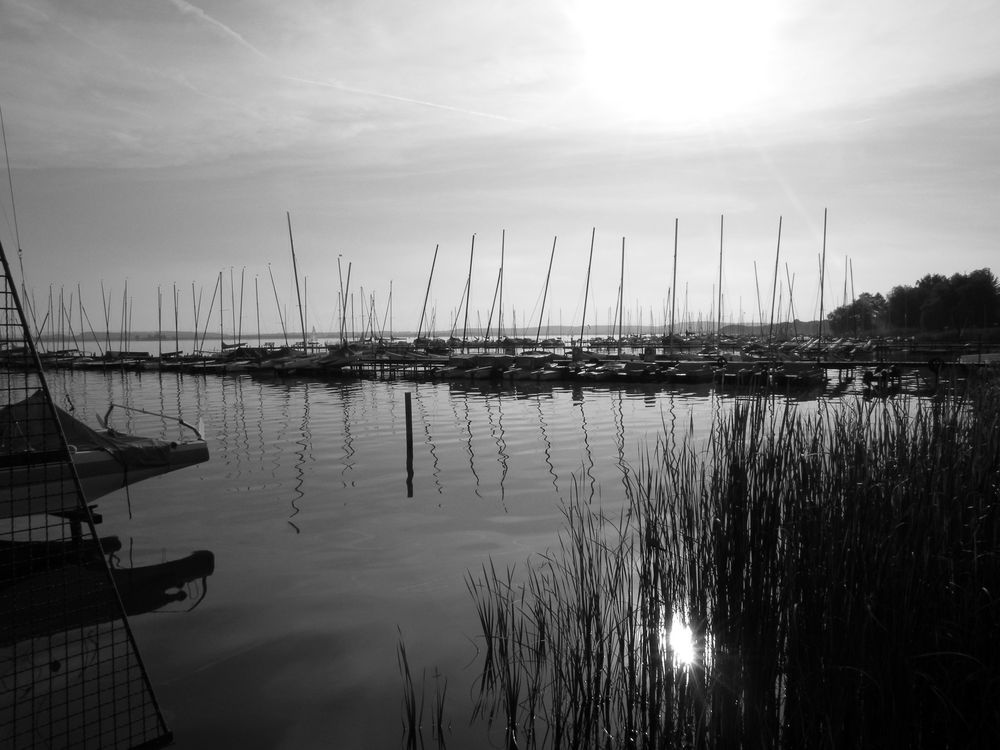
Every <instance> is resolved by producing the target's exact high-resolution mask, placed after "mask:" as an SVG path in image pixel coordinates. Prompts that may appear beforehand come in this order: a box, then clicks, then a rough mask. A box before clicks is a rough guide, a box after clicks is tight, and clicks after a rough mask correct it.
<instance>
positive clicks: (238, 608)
mask: <svg viewBox="0 0 1000 750" xmlns="http://www.w3.org/2000/svg"><path fill="white" fill-rule="evenodd" d="M49 379H50V387H51V389H52V392H53V398H54V400H55V401H56V402H59V403H65V402H66V401H72V403H73V404H74V405H75V407H76V413H77V414H80V415H88V414H97V413H100V412H102V411H103V410H104V409H105V408H106V404H107V403H108V402H109V401H111V402H114V403H120V404H123V405H127V406H130V407H134V409H135V410H130V411H125V412H123V413H122V415H121V416H122V418H123V420H124V421H122V422H120V423H119V427H120V429H123V430H125V431H128V432H132V433H136V434H154V433H156V432H158V431H163V430H167V431H168V432H169V431H171V430H176V429H177V427H176V426H175V425H172V423H170V422H169V421H167V422H164V420H163V419H162V418H159V417H154V416H152V415H151V414H150V413H149V412H157V413H165V414H175V415H176V416H177V417H179V418H181V419H183V420H184V421H185V422H190V423H198V422H202V423H203V424H204V436H205V439H206V440H207V442H208V443H209V445H210V449H211V454H212V457H211V460H210V461H208V462H205V463H202V464H199V465H196V466H192V467H189V468H187V469H183V470H181V471H176V472H171V473H169V474H166V475H164V476H162V477H159V478H156V479H154V480H150V481H148V482H145V483H143V484H141V485H138V486H136V487H135V488H130V489H127V490H119V491H118V492H115V493H111V494H109V495H107V496H105V497H104V498H101V500H100V502H99V503H98V511H99V513H100V515H101V517H102V519H103V522H102V524H101V525H100V529H101V532H102V533H105V534H113V535H114V536H116V537H117V538H118V539H119V540H120V548H119V549H117V551H115V552H114V554H113V555H112V558H111V559H112V564H113V566H114V567H115V568H120V569H121V571H122V573H121V574H120V575H123V576H125V575H127V571H128V570H129V569H131V568H135V569H138V568H142V567H143V566H148V565H155V564H158V563H162V562H164V561H166V560H172V559H184V558H187V557H189V556H190V555H192V554H193V553H194V552H196V551H199V550H205V551H210V552H211V555H212V557H213V560H214V564H213V565H212V567H211V569H209V570H208V572H207V573H205V574H204V575H203V576H201V577H196V578H194V579H193V580H186V579H185V580H183V581H182V583H181V584H180V585H179V586H178V587H176V588H173V589H171V590H170V591H168V592H167V593H169V594H172V597H166V598H164V599H163V600H162V602H161V606H160V607H157V608H155V609H151V610H149V609H147V610H146V611H144V613H141V612H140V611H136V614H135V616H133V617H131V618H130V621H131V625H132V627H133V628H134V631H135V634H136V638H137V641H138V643H139V644H140V646H141V649H142V654H143V657H144V659H145V662H146V665H147V668H148V669H149V671H150V674H151V678H152V681H153V683H154V685H155V687H156V692H157V695H158V698H159V700H160V702H161V703H162V705H163V707H164V711H165V715H166V718H167V721H168V723H169V725H170V727H171V729H172V731H173V733H174V736H175V742H176V746H177V747H178V748H189V749H190V748H199V749H200V748H210V747H218V746H219V745H220V744H233V743H235V744H238V745H240V746H242V747H246V748H275V747H296V748H306V747H328V746H330V744H336V745H343V746H357V747H362V746H370V747H392V746H396V745H397V744H399V743H401V741H402V740H401V738H402V736H403V727H402V722H401V720H399V721H397V720H396V719H395V718H394V717H395V716H396V708H395V707H397V706H399V702H400V696H401V690H402V688H401V685H402V681H401V676H400V672H399V665H398V663H397V648H398V644H399V643H400V641H403V642H405V646H406V650H407V654H408V658H409V660H410V662H411V664H413V665H415V666H414V669H419V670H425V671H423V672H422V675H423V677H422V679H424V680H425V684H426V686H427V688H426V689H428V690H430V691H432V692H433V690H434V684H435V680H437V681H438V685H439V687H440V681H442V680H444V679H445V675H446V676H447V680H448V687H447V693H446V695H447V712H448V715H449V716H450V717H451V718H452V724H451V725H450V727H449V735H448V744H449V745H454V746H473V745H476V744H479V743H480V742H482V737H483V734H482V733H483V731H484V728H483V727H482V726H479V725H474V726H468V725H467V723H466V722H467V717H469V716H470V712H471V710H472V709H471V706H472V701H471V691H472V690H473V683H474V681H475V679H476V675H475V670H474V669H473V668H472V666H471V665H472V664H473V662H474V661H475V660H476V657H477V654H478V653H479V649H480V648H481V645H482V644H481V643H479V641H478V640H477V639H478V636H477V621H476V617H475V611H474V607H473V602H472V601H471V599H470V597H469V593H468V591H467V590H466V579H467V577H468V576H469V575H471V574H472V573H474V572H475V571H478V570H481V569H482V567H483V566H496V567H497V568H500V569H502V568H503V567H505V566H507V565H523V564H524V562H525V561H526V560H527V559H528V557H529V556H532V555H535V554H540V553H543V552H545V551H546V550H548V549H552V548H555V547H557V546H558V544H559V535H560V533H561V531H562V528H563V525H564V518H563V515H562V514H563V510H562V508H563V506H564V505H565V504H566V503H567V502H568V501H569V500H570V499H571V498H572V497H578V498H580V499H582V500H583V501H585V502H586V503H587V504H589V505H592V506H593V507H600V508H602V509H603V510H604V511H605V512H606V513H607V514H609V515H610V516H614V515H616V514H618V513H619V512H621V510H622V508H623V507H624V503H625V494H626V490H625V487H626V480H627V479H628V478H629V477H630V476H634V472H635V467H636V466H637V465H638V464H639V463H640V462H641V461H642V459H643V456H644V455H647V454H648V452H649V451H650V450H652V449H654V448H655V446H656V445H657V444H658V443H659V442H662V441H668V442H669V441H673V440H680V439H690V440H692V441H694V443H695V444H699V443H703V442H704V441H706V440H707V438H708V436H709V434H710V430H711V425H712V423H713V420H714V419H716V418H718V417H719V416H720V415H724V414H726V413H728V412H729V411H730V410H731V409H732V408H733V407H734V406H735V405H736V404H737V403H740V401H741V400H742V399H744V398H746V397H747V395H746V393H740V392H734V391H729V390H727V389H722V388H716V387H715V386H714V385H713V384H711V383H703V384H691V385H689V386H682V385H666V384H651V383H623V384H613V385H609V384H607V383H602V382H592V383H588V382H585V381H584V382H574V383H560V382H556V383H546V382H527V381H499V382H491V381H475V380H454V381H425V382H411V381H408V380H404V379H391V380H372V379H345V378H333V379H325V380H317V379H315V378H307V377H286V378H259V377H251V376H248V375H246V374H238V375H236V374H234V375H230V376H226V377H209V376H205V375H198V374H189V373H168V372H133V371H124V372H94V371H87V370H71V369H67V370H56V371H53V372H52V373H51V374H50V376H49ZM858 388H860V386H858ZM859 394H860V390H859V391H858V392H857V393H851V394H847V395H830V394H824V393H822V392H819V393H817V392H815V391H804V392H799V393H794V394H774V395H772V396H770V397H769V398H770V399H772V403H773V405H774V408H776V409H781V408H784V406H785V405H791V407H792V408H793V409H795V410H796V411H801V412H803V413H815V412H817V411H822V410H830V409H838V408H839V404H840V403H841V400H842V399H845V398H846V399H853V398H856V397H858V395H859ZM407 395H410V396H411V399H412V422H413V424H412V428H413V459H412V472H413V474H412V477H407V471H406V469H407V465H406V460H405V456H404V441H405V437H404V436H405V434H406V430H405V409H404V401H406V399H405V398H404V397H405V396H407ZM893 398H904V397H900V396H894V397H893ZM139 410H141V411H139ZM203 572H204V569H203Z"/></svg>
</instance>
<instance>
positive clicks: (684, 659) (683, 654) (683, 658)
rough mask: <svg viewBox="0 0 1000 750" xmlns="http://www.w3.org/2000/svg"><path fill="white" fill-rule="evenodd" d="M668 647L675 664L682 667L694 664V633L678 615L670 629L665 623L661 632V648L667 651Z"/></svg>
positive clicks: (675, 616)
mask: <svg viewBox="0 0 1000 750" xmlns="http://www.w3.org/2000/svg"><path fill="white" fill-rule="evenodd" d="M668 647H669V649H670V651H671V653H672V654H673V661H674V664H676V665H678V666H682V667H683V666H688V665H691V664H694V662H695V651H694V632H693V631H692V630H691V628H690V627H688V626H687V625H685V624H684V622H683V621H682V620H681V618H680V617H678V616H677V615H674V617H673V620H672V621H671V623H670V626H669V629H668V627H667V625H666V623H664V625H663V627H662V628H661V631H660V648H661V649H662V650H663V651H666V650H667V648H668Z"/></svg>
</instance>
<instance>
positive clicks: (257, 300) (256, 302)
mask: <svg viewBox="0 0 1000 750" xmlns="http://www.w3.org/2000/svg"><path fill="white" fill-rule="evenodd" d="M253 301H254V308H255V309H256V311H257V346H258V347H260V290H259V289H258V287H257V276H256V274H255V275H254V277H253Z"/></svg>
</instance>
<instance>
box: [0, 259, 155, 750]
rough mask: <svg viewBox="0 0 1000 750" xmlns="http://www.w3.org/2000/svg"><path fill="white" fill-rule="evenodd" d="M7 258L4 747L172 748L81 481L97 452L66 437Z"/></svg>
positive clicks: (0, 728)
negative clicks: (80, 447) (78, 447)
mask: <svg viewBox="0 0 1000 750" xmlns="http://www.w3.org/2000/svg"><path fill="white" fill-rule="evenodd" d="M0 259H2V261H3V278H2V280H0V388H2V391H0V747H14V748H18V749H19V750H20V748H34V747H45V748H51V747H67V748H69V747H72V748H76V747H84V748H89V747H93V748H130V747H142V746H159V745H165V744H168V743H169V741H170V734H169V732H168V731H167V728H166V725H165V723H164V721H163V716H162V714H161V712H160V709H159V707H158V705H157V703H156V699H155V696H154V695H153V692H152V688H151V686H150V683H149V680H148V677H147V675H146V672H145V669H144V667H143V664H142V661H141V659H140V656H139V652H138V650H137V648H136V644H135V640H134V638H133V636H132V631H131V630H130V628H129V625H128V621H127V619H126V617H125V610H124V608H123V605H122V601H121V598H120V597H119V594H118V591H117V590H116V588H115V583H114V579H113V577H112V574H111V571H110V570H109V568H108V563H107V558H106V553H107V552H109V551H113V550H108V549H106V547H107V546H108V543H107V542H105V543H104V546H103V547H102V540H101V539H99V538H98V536H97V534H96V532H95V527H94V517H93V515H92V513H91V510H90V509H89V508H88V506H87V503H86V498H85V497H84V493H83V490H82V488H81V484H80V476H79V472H78V465H79V467H84V466H86V461H87V459H88V457H87V456H86V455H84V453H83V452H82V451H78V450H76V449H75V448H74V446H73V445H71V444H70V443H69V442H68V441H67V437H66V431H65V430H64V429H63V424H62V422H61V419H62V416H61V415H62V414H63V412H61V411H60V410H58V409H57V408H56V406H55V405H54V404H53V403H52V397H51V394H50V393H49V390H48V387H47V385H46V382H45V377H44V373H43V369H42V359H41V357H40V356H39V353H38V352H37V350H36V348H35V345H34V342H33V340H32V338H31V336H30V333H29V328H28V324H27V320H26V317H25V314H24V310H23V308H22V307H21V303H20V299H19V297H18V295H17V289H16V286H15V283H14V280H13V278H12V275H11V271H10V266H9V264H8V261H7V257H6V255H5V254H4V253H3V247H2V245H0ZM80 470H81V471H82V470H83V468H80Z"/></svg>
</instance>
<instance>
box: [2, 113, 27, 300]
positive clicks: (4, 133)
mask: <svg viewBox="0 0 1000 750" xmlns="http://www.w3.org/2000/svg"><path fill="white" fill-rule="evenodd" d="M0 135H2V136H3V153H4V157H5V158H6V159H7V184H8V185H9V186H10V211H11V214H12V215H13V217H14V241H15V242H16V243H17V257H18V258H19V259H20V257H21V234H20V232H19V231H18V228H17V206H16V205H14V178H13V176H12V175H11V170H10V152H9V151H8V150H7V128H6V126H5V125H4V121H3V108H2V107H0ZM21 283H22V284H23V283H24V264H23V263H22V264H21Z"/></svg>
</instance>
